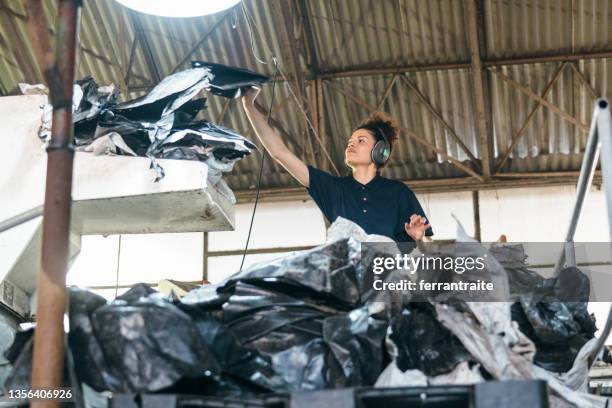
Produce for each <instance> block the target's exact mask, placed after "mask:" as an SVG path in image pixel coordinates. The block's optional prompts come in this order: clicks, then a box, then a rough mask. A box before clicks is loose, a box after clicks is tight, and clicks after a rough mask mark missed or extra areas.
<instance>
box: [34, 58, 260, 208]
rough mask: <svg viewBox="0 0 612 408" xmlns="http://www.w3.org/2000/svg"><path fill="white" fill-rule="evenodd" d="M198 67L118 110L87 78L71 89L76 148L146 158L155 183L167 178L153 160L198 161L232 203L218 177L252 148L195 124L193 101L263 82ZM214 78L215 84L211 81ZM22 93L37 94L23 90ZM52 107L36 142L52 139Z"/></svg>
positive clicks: (110, 91)
mask: <svg viewBox="0 0 612 408" xmlns="http://www.w3.org/2000/svg"><path fill="white" fill-rule="evenodd" d="M211 66H214V70H215V73H216V74H213V73H212V72H211V69H210V68H207V67H203V66H201V67H197V68H192V69H187V70H184V71H180V72H177V73H175V74H172V75H169V76H167V77H166V78H164V79H163V80H162V81H161V82H160V83H159V84H157V85H156V86H155V87H154V88H153V89H152V90H151V91H150V92H149V93H148V94H147V95H145V96H143V97H140V98H137V99H135V100H132V101H127V102H124V103H121V104H117V96H118V91H117V89H116V88H115V87H114V86H112V85H111V86H107V87H98V86H97V85H96V83H95V81H94V80H93V79H92V78H91V77H86V78H84V79H83V80H80V81H77V83H76V84H75V86H74V97H73V105H74V109H73V111H74V122H75V145H76V146H77V150H81V151H86V152H92V153H94V154H98V155H100V154H111V155H112V154H116V155H130V156H135V155H136V156H144V157H148V158H149V159H150V160H151V166H150V168H151V169H152V170H153V171H154V173H155V181H158V180H160V179H161V178H163V177H164V175H165V172H164V169H163V168H162V166H161V165H160V164H159V162H158V160H157V159H176V160H197V161H202V162H205V163H206V164H207V165H208V166H209V169H210V171H209V179H210V181H211V182H210V184H211V185H213V186H215V187H218V188H219V189H220V191H221V192H222V193H223V195H225V196H227V197H228V198H229V199H230V200H231V201H232V202H235V198H234V195H233V193H232V192H231V190H229V188H228V187H227V184H225V183H224V182H223V181H221V173H224V172H229V171H231V170H232V168H233V165H234V164H235V162H236V161H238V160H241V159H242V158H244V157H245V156H246V155H249V154H250V153H251V151H252V149H256V146H255V145H254V144H253V143H252V142H250V141H249V140H247V139H246V138H244V137H243V136H241V135H240V134H238V133H236V132H235V131H233V130H231V129H228V128H225V127H222V126H219V125H216V124H214V123H212V122H209V121H206V120H197V121H196V120H195V118H196V116H197V115H198V113H200V112H201V111H202V109H204V108H205V106H206V100H205V99H204V98H200V99H193V98H194V97H195V96H196V94H198V93H199V92H200V91H202V90H208V91H213V93H218V94H219V93H221V94H226V96H228V95H229V94H228V93H231V92H234V93H236V92H239V91H240V89H241V88H242V87H248V86H251V85H257V84H259V85H261V83H263V82H264V81H265V80H266V79H267V77H265V76H261V75H258V74H256V73H253V72H250V71H247V70H241V69H238V68H232V67H225V66H222V65H218V64H211ZM215 75H217V77H218V78H217V79H216V80H214V78H215ZM22 89H23V91H24V92H40V90H39V89H38V88H35V87H33V86H26V84H23V86H22ZM51 113H52V107H51V105H47V106H46V107H45V111H44V113H43V126H42V127H41V130H40V132H39V133H40V136H41V137H43V138H45V137H48V136H49V135H50V129H51Z"/></svg>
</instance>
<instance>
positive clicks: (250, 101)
mask: <svg viewBox="0 0 612 408" xmlns="http://www.w3.org/2000/svg"><path fill="white" fill-rule="evenodd" d="M259 92H261V88H257V87H255V86H252V87H250V88H249V89H248V90H246V91H245V92H244V95H243V96H242V105H243V106H244V108H245V109H247V108H254V107H255V98H257V95H259Z"/></svg>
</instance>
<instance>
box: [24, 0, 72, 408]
mask: <svg viewBox="0 0 612 408" xmlns="http://www.w3.org/2000/svg"><path fill="white" fill-rule="evenodd" d="M24 3H25V6H26V10H27V11H28V29H29V33H30V35H31V37H32V43H33V44H35V45H34V48H35V52H36V54H37V58H38V61H39V64H40V66H41V71H42V73H43V75H44V77H45V80H46V82H47V86H48V87H49V94H50V99H51V103H52V104H53V125H52V128H51V141H50V142H49V144H48V147H47V181H46V187H45V204H44V210H43V235H42V255H41V260H40V271H39V274H38V285H37V290H38V303H37V306H36V321H37V323H36V330H35V334H34V355H33V362H32V389H41V388H58V387H61V386H62V384H63V381H62V380H63V378H62V374H63V370H64V312H65V311H66V303H67V302H66V298H67V295H66V268H67V263H68V251H69V233H70V207H71V204H72V197H71V190H72V163H73V156H74V149H73V146H72V137H73V124H72V87H73V83H74V73H75V62H76V46H77V37H78V35H77V33H78V26H79V13H80V6H81V1H80V0H59V1H58V23H57V29H56V32H55V57H54V58H52V57H51V55H52V54H51V49H50V48H51V47H50V41H49V39H48V38H49V35H50V34H49V30H48V27H47V22H46V19H45V17H44V13H43V10H42V6H41V4H40V2H39V1H38V0H33V1H32V0H26V1H25V2H24ZM32 406H36V407H56V406H59V402H57V401H55V402H54V401H38V402H35V401H33V403H32Z"/></svg>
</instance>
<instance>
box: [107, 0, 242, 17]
mask: <svg viewBox="0 0 612 408" xmlns="http://www.w3.org/2000/svg"><path fill="white" fill-rule="evenodd" d="M117 2H119V3H121V4H123V5H124V6H125V7H128V8H131V9H132V10H136V11H139V12H141V13H145V14H152V15H155V16H162V17H199V16H205V15H208V14H214V13H218V12H220V11H223V10H226V9H228V8H230V7H232V6H235V5H236V4H238V3H240V0H117Z"/></svg>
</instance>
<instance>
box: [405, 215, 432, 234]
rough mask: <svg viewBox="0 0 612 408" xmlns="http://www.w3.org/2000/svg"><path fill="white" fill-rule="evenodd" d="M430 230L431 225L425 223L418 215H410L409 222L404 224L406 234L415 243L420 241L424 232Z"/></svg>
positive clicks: (425, 220) (423, 218)
mask: <svg viewBox="0 0 612 408" xmlns="http://www.w3.org/2000/svg"><path fill="white" fill-rule="evenodd" d="M429 228H431V224H429V223H427V219H426V218H425V217H421V216H420V215H418V214H412V215H411V216H410V222H407V223H405V224H404V229H405V230H406V234H408V235H410V236H411V237H412V239H414V240H415V241H420V240H422V239H423V236H424V235H425V231H427V230H428V229H429Z"/></svg>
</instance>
